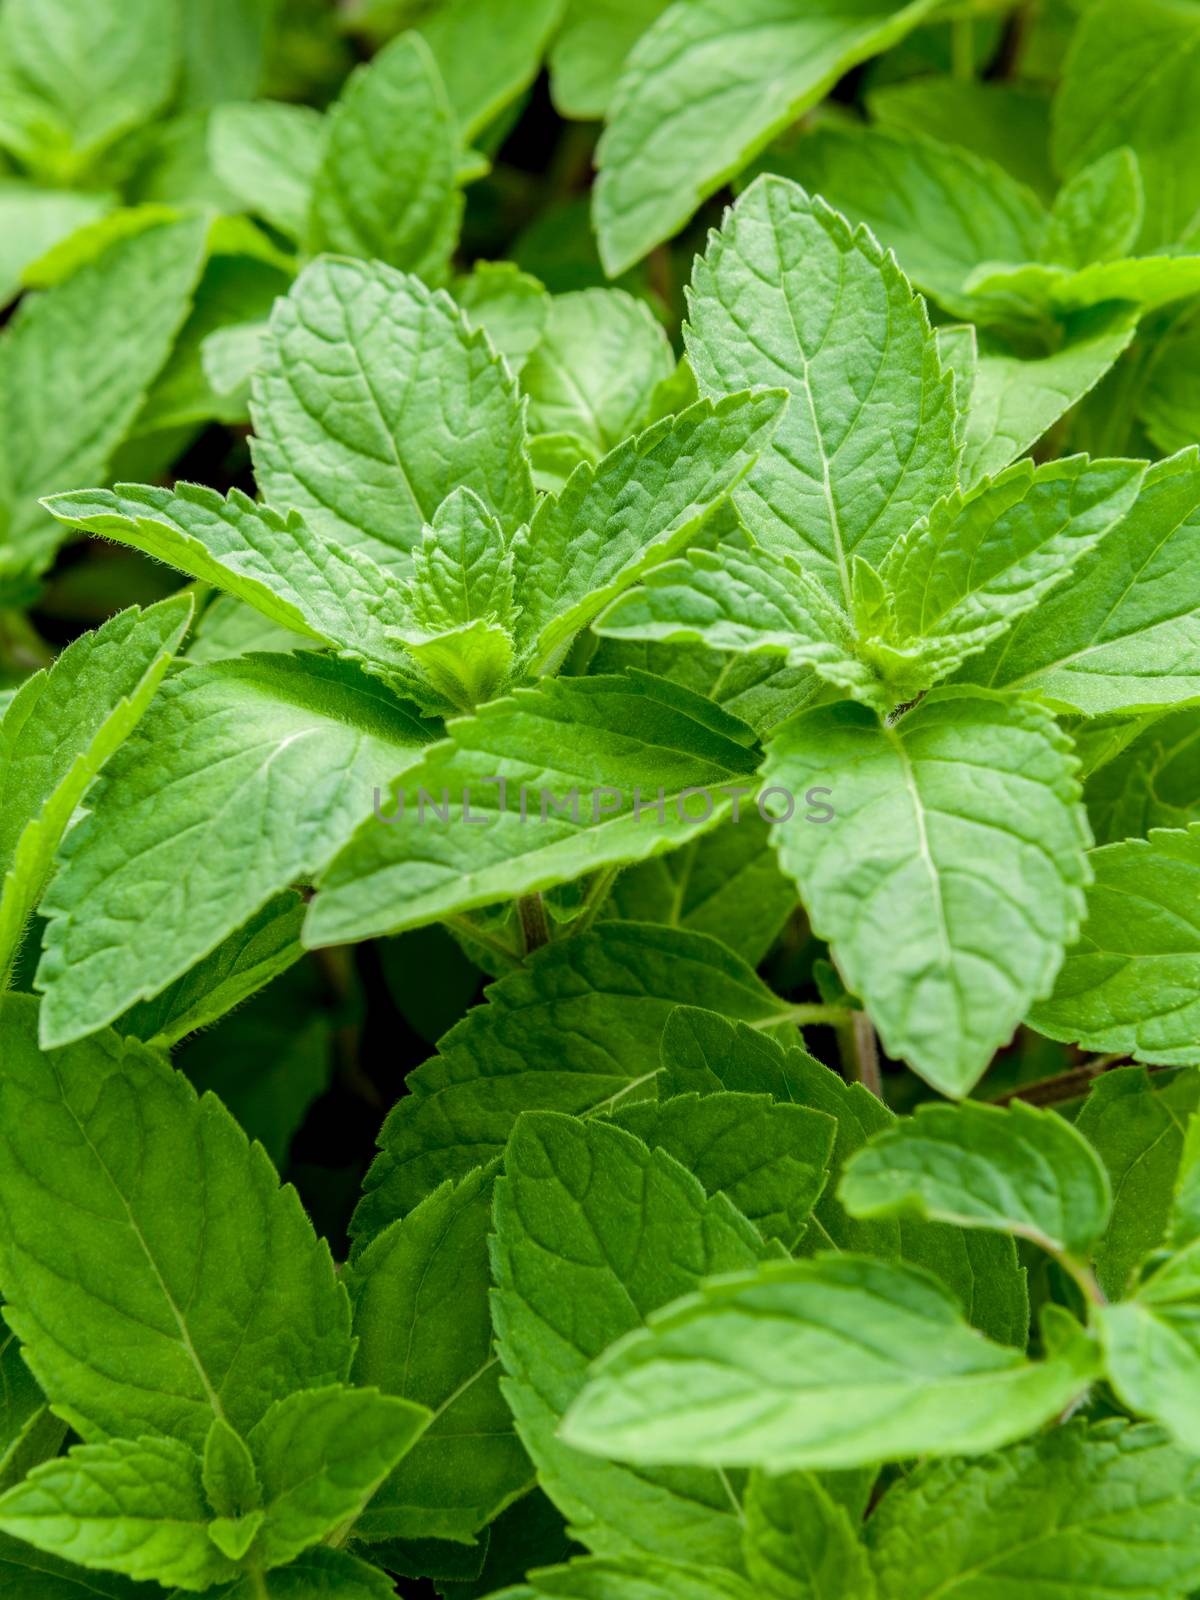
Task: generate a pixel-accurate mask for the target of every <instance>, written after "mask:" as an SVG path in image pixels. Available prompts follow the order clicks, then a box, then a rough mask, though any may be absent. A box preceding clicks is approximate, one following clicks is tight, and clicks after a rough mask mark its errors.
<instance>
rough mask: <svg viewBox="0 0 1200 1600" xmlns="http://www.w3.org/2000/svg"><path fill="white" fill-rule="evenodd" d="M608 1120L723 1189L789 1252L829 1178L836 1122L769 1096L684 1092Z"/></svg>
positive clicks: (715, 1190) (710, 1186)
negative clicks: (778, 1101) (779, 1101)
mask: <svg viewBox="0 0 1200 1600" xmlns="http://www.w3.org/2000/svg"><path fill="white" fill-rule="evenodd" d="M613 1120H614V1121H615V1122H616V1123H617V1124H618V1125H619V1126H620V1127H622V1128H625V1129H626V1130H627V1131H628V1132H629V1133H632V1134H633V1135H634V1136H635V1137H636V1138H638V1139H640V1140H641V1141H642V1143H643V1144H644V1145H647V1146H648V1147H649V1148H650V1149H651V1150H665V1151H666V1153H667V1154H668V1155H669V1156H673V1157H674V1159H675V1160H676V1161H678V1162H679V1164H680V1166H682V1167H686V1168H687V1169H688V1171H689V1172H693V1173H695V1175H696V1177H697V1178H699V1179H700V1182H701V1183H702V1184H703V1185H704V1188H705V1191H706V1193H708V1194H713V1195H715V1194H724V1195H727V1196H728V1198H729V1200H730V1201H731V1202H732V1203H733V1205H735V1206H736V1207H737V1209H738V1210H739V1211H740V1212H741V1213H742V1215H743V1216H744V1217H746V1218H747V1219H748V1220H749V1221H750V1222H752V1223H753V1224H754V1226H755V1227H756V1228H757V1229H758V1231H759V1233H761V1234H762V1236H763V1238H764V1239H766V1240H768V1241H770V1240H772V1239H774V1240H777V1241H778V1242H779V1243H780V1244H781V1245H782V1246H783V1247H784V1249H785V1250H788V1251H791V1250H793V1249H794V1248H795V1246H796V1245H797V1244H798V1242H799V1240H800V1235H801V1234H802V1233H803V1232H804V1229H805V1224H806V1223H807V1221H808V1218H809V1215H810V1213H811V1211H812V1208H813V1206H814V1205H815V1204H816V1201H817V1198H818V1197H819V1195H820V1193H821V1191H822V1189H824V1187H825V1180H826V1177H827V1175H828V1168H829V1158H830V1155H831V1154H832V1151H833V1142H834V1135H835V1133H836V1130H837V1125H836V1123H835V1122H834V1120H833V1118H832V1117H829V1116H826V1115H825V1114H824V1113H822V1112H818V1111H812V1110H810V1109H808V1108H807V1107H804V1106H790V1105H783V1104H780V1103H777V1102H776V1101H774V1100H772V1098H771V1097H770V1095H748V1094H730V1093H717V1094H704V1095H701V1094H682V1095H675V1096H672V1097H671V1098H665V1099H661V1100H657V1101H655V1100H643V1101H640V1102H639V1103H637V1104H635V1105H629V1106H622V1107H620V1108H619V1109H618V1110H617V1111H615V1112H614V1113H613Z"/></svg>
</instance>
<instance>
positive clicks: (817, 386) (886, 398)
mask: <svg viewBox="0 0 1200 1600" xmlns="http://www.w3.org/2000/svg"><path fill="white" fill-rule="evenodd" d="M776 3H778V0H776ZM664 21H666V18H664ZM661 25H662V24H660V26H661ZM801 25H802V26H803V24H801ZM690 308H691V315H690V323H689V326H688V327H687V328H686V329H685V336H686V340H687V346H688V354H689V356H690V358H691V362H692V365H693V366H694V368H695V371H696V378H697V381H698V383H699V384H700V387H701V391H702V392H704V393H707V394H726V393H728V392H730V391H731V390H738V389H744V388H746V387H748V386H750V385H753V384H782V385H783V386H784V387H786V388H787V389H788V391H789V393H790V394H791V401H790V403H789V405H788V409H787V412H786V413H785V415H784V418H783V421H782V422H781V424H780V426H779V428H778V430H777V431H776V434H775V439H774V443H773V445H772V447H771V449H770V450H768V451H767V452H765V453H764V455H763V456H762V457H761V459H760V460H759V462H758V464H757V466H756V467H755V468H754V470H753V471H752V472H751V473H750V476H749V477H748V479H747V480H746V483H745V484H744V485H743V486H742V487H741V488H740V489H739V490H738V492H737V494H736V495H735V500H736V503H737V505H738V507H739V509H740V510H741V512H742V515H743V517H744V519H745V522H746V525H747V527H748V528H749V529H750V532H751V533H752V534H753V535H754V536H755V538H756V539H758V540H760V542H761V543H763V544H765V545H767V546H769V547H771V548H776V549H778V548H783V549H785V550H788V551H790V552H791V553H792V554H794V555H796V556H797V557H798V558H799V559H800V560H801V561H802V563H803V565H804V566H805V568H806V569H807V570H808V571H809V572H810V573H811V574H812V576H814V577H815V578H818V579H820V581H821V582H822V583H823V584H824V585H825V586H826V587H827V588H828V589H829V590H830V591H831V593H832V594H834V596H835V597H837V598H838V599H840V600H841V602H842V603H843V605H845V606H846V607H847V608H848V607H849V605H850V599H851V591H850V564H851V560H852V558H853V557H854V555H856V554H857V555H861V556H863V557H865V558H866V559H867V560H868V561H870V562H872V563H875V562H878V561H879V560H880V559H881V558H882V557H883V556H884V555H885V554H886V553H887V551H888V549H889V548H890V547H891V545H892V544H893V543H894V542H895V540H896V539H897V538H899V536H900V535H901V534H902V533H904V532H906V531H907V529H908V528H909V527H910V526H911V525H912V524H913V522H915V521H916V519H917V518H918V517H919V516H920V515H921V514H922V513H923V512H925V511H927V510H928V508H929V506H930V505H931V504H932V503H933V501H934V500H936V499H937V497H938V495H940V494H943V493H945V492H947V491H948V490H950V489H951V488H952V487H953V485H954V482H955V478H956V466H957V458H958V443H957V439H956V422H955V415H954V406H953V393H952V384H951V379H950V376H949V374H948V373H946V372H944V371H943V370H942V366H941V363H940V361H939V359H938V354H937V347H936V345H935V342H934V339H933V335H932V334H931V332H930V329H929V322H928V318H927V317H926V314H925V307H924V305H923V303H922V302H921V301H920V300H919V299H918V298H917V297H916V296H915V295H914V293H913V291H912V288H911V287H910V285H909V283H908V281H907V280H906V279H905V278H904V277H902V276H901V274H900V272H899V270H898V269H897V267H896V266H895V263H894V261H892V260H890V259H889V258H888V257H887V256H885V255H884V253H883V251H882V250H881V249H880V247H879V246H878V245H877V244H876V242H875V240H874V239H873V238H872V237H871V236H870V234H868V233H867V232H866V231H865V230H859V231H858V232H855V231H853V230H852V229H851V227H850V225H849V223H847V222H846V221H845V220H844V219H843V218H841V217H839V216H838V215H837V213H836V212H834V211H831V210H830V209H829V207H828V206H827V205H825V203H824V202H823V201H822V200H820V199H810V198H809V197H808V196H807V195H806V194H805V193H804V191H803V190H802V189H800V188H799V187H798V186H797V185H795V184H793V183H789V182H788V181H787V180H786V179H783V178H760V179H758V180H757V181H756V182H755V183H753V184H752V185H751V186H750V188H749V189H747V191H746V193H745V194H744V195H743V196H742V198H741V199H740V200H739V201H738V204H737V206H736V207H735V208H734V210H733V211H732V212H731V213H730V214H729V216H728V218H727V219H726V222H725V225H724V227H723V228H722V229H721V231H720V232H719V233H716V234H714V235H713V236H712V238H711V239H710V242H709V247H708V250H707V252H706V253H705V255H704V256H703V257H701V259H700V260H699V261H698V262H697V264H696V271H695V275H694V279H693V285H692V290H691V295H690ZM749 330H753V337H750V333H749Z"/></svg>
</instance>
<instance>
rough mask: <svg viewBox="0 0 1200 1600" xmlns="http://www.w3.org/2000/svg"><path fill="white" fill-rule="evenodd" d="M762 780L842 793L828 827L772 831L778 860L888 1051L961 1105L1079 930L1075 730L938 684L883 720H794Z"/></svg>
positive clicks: (837, 716) (1082, 862)
mask: <svg viewBox="0 0 1200 1600" xmlns="http://www.w3.org/2000/svg"><path fill="white" fill-rule="evenodd" d="M762 776H763V779H764V781H765V785H766V787H768V788H769V787H779V788H783V789H785V790H788V791H790V792H791V794H793V795H801V794H804V793H806V792H807V791H808V790H809V788H810V787H812V786H814V785H822V786H826V787H829V788H831V789H832V790H833V794H832V796H831V798H830V803H831V804H832V805H833V806H834V807H835V808H836V812H837V817H836V821H835V822H834V823H833V824H832V825H830V826H829V827H817V826H813V825H812V824H809V823H807V822H805V821H804V820H803V818H802V817H801V816H798V815H796V816H793V817H792V818H791V820H789V821H786V822H782V823H779V824H777V825H776V828H775V830H774V837H775V845H776V849H777V850H778V852H779V859H780V864H781V865H782V867H783V868H784V870H785V871H786V872H788V873H790V874H791V876H792V877H793V878H795V880H796V882H797V884H798V885H799V888H800V893H801V896H802V898H803V900H804V902H805V904H806V906H807V907H808V909H809V913H810V915H811V917H812V921H813V926H814V930H815V931H816V932H818V933H819V934H821V935H822V936H823V937H825V938H828V939H829V941H830V943H831V946H832V949H833V954H834V957H835V959H836V961H837V963H838V966H839V968H840V970H841V973H842V976H843V978H844V979H845V981H846V983H847V984H848V986H849V987H850V988H851V989H852V990H853V991H854V992H855V993H856V994H860V995H861V996H862V997H863V999H864V1001H865V1002H866V1004H867V1007H868V1009H869V1011H870V1013H871V1017H872V1020H873V1021H874V1022H875V1025H876V1026H877V1027H878V1029H879V1033H880V1037H881V1038H882V1039H883V1042H884V1045H885V1046H886V1048H887V1050H888V1052H889V1054H891V1055H893V1056H898V1057H902V1058H903V1059H905V1060H907V1061H908V1062H909V1063H910V1064H911V1065H912V1067H913V1068H914V1070H915V1071H917V1072H918V1073H920V1075H921V1076H922V1077H924V1078H925V1079H926V1080H927V1081H928V1082H929V1083H931V1084H933V1086H934V1087H935V1088H937V1089H940V1090H941V1091H942V1093H944V1094H951V1095H963V1094H965V1093H966V1092H967V1091H968V1090H969V1089H970V1088H971V1087H972V1085H973V1084H974V1083H975V1082H976V1081H977V1080H978V1079H979V1077H980V1076H981V1075H982V1073H983V1072H984V1070H985V1069H986V1067H987V1065H988V1063H989V1061H990V1060H991V1058H992V1055H993V1053H994V1052H995V1050H996V1049H997V1047H998V1046H999V1045H1001V1044H1003V1043H1004V1042H1005V1041H1006V1040H1007V1039H1008V1038H1009V1037H1010V1035H1011V1034H1012V1032H1013V1030H1014V1029H1015V1027H1016V1026H1017V1024H1018V1022H1020V1021H1021V1019H1022V1017H1023V1016H1024V1015H1025V1013H1026V1012H1027V1011H1028V1009H1029V1006H1030V1004H1031V1003H1032V1002H1033V1001H1034V1000H1036V999H1038V998H1039V997H1041V996H1042V995H1044V994H1046V993H1047V992H1048V991H1049V989H1050V987H1051V985H1052V983H1053V981H1054V976H1055V974H1056V972H1057V971H1058V968H1059V965H1060V963H1061V960H1062V952H1063V948H1064V946H1065V945H1067V944H1068V943H1070V941H1071V940H1072V939H1074V937H1075V935H1076V933H1077V931H1078V928H1079V923H1080V919H1081V916H1082V912H1083V908H1084V899H1083V885H1084V883H1085V882H1086V880H1087V863H1086V858H1085V846H1086V843H1087V825H1086V822H1085V820H1084V816H1083V811H1082V808H1081V806H1080V805H1079V798H1078V796H1079V789H1078V784H1077V782H1076V779H1075V774H1074V763H1073V761H1072V758H1071V755H1070V748H1069V744H1068V742H1067V740H1066V738H1065V736H1064V735H1063V734H1062V733H1061V732H1060V730H1059V729H1058V728H1057V727H1056V726H1055V724H1054V722H1053V720H1052V719H1051V717H1050V716H1049V715H1048V714H1047V713H1046V712H1044V711H1042V710H1040V709H1039V708H1038V707H1036V706H1035V705H1033V704H1030V703H1027V702H1021V701H1016V700H1005V699H1003V698H1001V697H999V696H986V695H982V694H974V693H970V694H966V695H964V694H963V693H962V692H961V691H956V690H953V689H944V690H937V691H935V692H934V693H932V694H930V695H928V696H926V698H925V699H924V700H923V701H922V702H921V703H920V705H918V706H917V707H916V708H915V709H913V710H912V711H909V712H907V713H906V714H905V715H904V716H903V717H902V718H900V719H899V720H898V721H896V722H894V723H890V724H889V723H881V722H880V721H879V720H878V719H877V718H876V717H875V716H874V715H873V714H872V713H871V712H869V711H868V710H866V708H864V707H860V706H855V705H852V704H849V703H844V704H842V705H836V706H826V707H821V708H819V709H817V710H813V711H806V712H802V713H801V714H800V716H798V717H797V718H795V719H794V720H793V721H792V722H791V723H789V724H788V725H787V726H786V727H785V728H784V729H783V730H782V732H781V733H780V734H778V735H777V736H776V738H775V739H774V740H773V741H772V742H771V744H770V745H769V746H768V750H767V758H766V761H765V763H764V765H763V768H762ZM765 792H766V791H765V789H764V793H765ZM901 926H902V927H903V928H904V930H905V936H904V938H903V939H897V937H896V929H897V927H901Z"/></svg>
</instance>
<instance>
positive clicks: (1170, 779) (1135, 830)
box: [1075, 706, 1200, 844]
mask: <svg viewBox="0 0 1200 1600" xmlns="http://www.w3.org/2000/svg"><path fill="white" fill-rule="evenodd" d="M1085 727H1086V724H1085ZM1114 732H1116V733H1117V734H1118V736H1119V735H1120V734H1122V733H1126V734H1127V735H1128V737H1127V738H1126V739H1125V743H1124V745H1123V747H1122V748H1119V749H1118V750H1117V751H1116V753H1115V754H1114V755H1113V756H1112V758H1111V759H1110V760H1108V761H1106V762H1104V763H1103V764H1102V765H1099V766H1097V767H1096V768H1094V769H1093V770H1092V772H1091V773H1090V775H1089V777H1088V780H1087V783H1086V784H1085V785H1084V791H1083V798H1084V802H1085V803H1086V805H1087V808H1088V820H1089V821H1090V822H1091V825H1092V832H1093V834H1094V835H1095V837H1096V843H1097V844H1118V843H1120V841H1121V840H1122V839H1132V838H1139V839H1144V838H1145V837H1146V836H1147V835H1148V834H1149V832H1150V830H1151V829H1152V828H1186V827H1187V826H1188V824H1189V823H1192V822H1200V804H1198V803H1197V799H1198V797H1200V773H1198V772H1197V765H1196V764H1197V760H1198V759H1200V708H1197V707H1195V706H1184V707H1181V708H1180V710H1178V711H1170V712H1168V713H1167V714H1166V715H1165V716H1162V715H1151V716H1149V717H1147V718H1146V719H1145V720H1144V721H1139V720H1138V719H1136V718H1130V717H1119V718H1117V719H1116V720H1115V728H1114ZM1075 737H1076V744H1077V746H1078V744H1079V738H1080V736H1079V734H1076V736H1075Z"/></svg>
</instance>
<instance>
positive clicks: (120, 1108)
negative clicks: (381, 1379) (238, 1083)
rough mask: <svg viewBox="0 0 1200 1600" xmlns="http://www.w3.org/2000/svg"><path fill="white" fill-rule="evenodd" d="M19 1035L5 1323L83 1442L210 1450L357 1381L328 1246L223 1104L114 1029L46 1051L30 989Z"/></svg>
mask: <svg viewBox="0 0 1200 1600" xmlns="http://www.w3.org/2000/svg"><path fill="white" fill-rule="evenodd" d="M0 1029H2V1030H3V1039H4V1048H3V1065H2V1067H0V1102H2V1108H3V1112H2V1117H0V1126H2V1128H3V1135H2V1143H3V1147H4V1148H3V1157H4V1159H3V1163H2V1164H0V1204H2V1205H3V1208H4V1213H5V1216H6V1218H7V1219H8V1221H7V1226H6V1230H5V1235H4V1238H3V1241H2V1243H0V1270H2V1273H3V1282H4V1287H5V1294H6V1300H7V1304H6V1306H5V1313H4V1314H5V1317H6V1319H7V1321H8V1323H9V1325H10V1326H11V1327H12V1329H13V1331H14V1332H15V1333H16V1335H17V1337H18V1338H19V1339H20V1340H21V1343H22V1346H23V1347H24V1353H25V1358H26V1360H27V1362H28V1364H29V1367H30V1369H31V1371H32V1372H33V1374H34V1376H35V1377H36V1378H37V1379H38V1381H39V1382H40V1383H41V1385H42V1387H43V1389H44V1390H45V1392H46V1394H47V1395H48V1396H49V1398H50V1400H51V1401H52V1403H53V1404H54V1405H55V1407H56V1409H57V1410H58V1411H59V1413H60V1414H61V1415H62V1416H63V1417H64V1418H66V1419H67V1420H69V1421H70V1423H71V1426H72V1427H73V1428H74V1429H75V1430H76V1432H78V1433H80V1434H81V1435H82V1436H83V1437H84V1438H85V1439H86V1440H89V1441H92V1440H103V1439H105V1438H106V1437H111V1436H114V1435H115V1436H118V1437H121V1438H126V1439H129V1438H134V1437H136V1436H137V1435H139V1434H149V1435H153V1436H154V1437H156V1438H164V1439H167V1440H178V1441H180V1442H181V1443H182V1444H187V1445H190V1446H191V1448H192V1449H193V1450H195V1451H200V1450H203V1448H204V1445H205V1441H206V1439H207V1436H208V1431H209V1428H210V1427H211V1425H212V1421H213V1418H214V1417H224V1418H225V1419H226V1420H227V1421H228V1422H229V1424H230V1425H231V1427H234V1428H236V1429H237V1430H238V1431H239V1432H243V1433H244V1432H245V1431H246V1430H247V1429H249V1428H251V1427H253V1425H254V1424H255V1423H256V1422H258V1421H259V1420H260V1418H261V1417H262V1416H263V1414H264V1413H265V1412H266V1411H267V1410H268V1409H269V1407H270V1406H271V1404H272V1403H273V1402H274V1401H275V1400H277V1399H279V1398H281V1397H282V1396H284V1395H286V1394H288V1393H290V1392H291V1391H292V1390H293V1389H296V1388H300V1387H304V1386H306V1385H313V1386H315V1385H320V1384H325V1383H332V1382H336V1381H337V1380H339V1379H340V1378H342V1377H344V1375H345V1373H346V1370H347V1368H348V1367H349V1364H350V1354H351V1346H350V1330H349V1312H348V1305H347V1302H346V1296H345V1291H344V1290H343V1289H342V1288H341V1286H340V1285H339V1284H338V1282H337V1279H336V1277H335V1275H334V1271H333V1263H332V1262H331V1260H330V1257H329V1251H328V1248H327V1246H326V1245H325V1244H324V1243H320V1242H318V1240H317V1238H316V1235H315V1234H314V1233H313V1231H312V1227H311V1225H310V1224H309V1222H308V1219H307V1218H306V1217H305V1215H304V1212H303V1210H302V1209H301V1206H300V1202H299V1200H298V1199H297V1197H296V1194H295V1191H294V1190H291V1189H281V1188H280V1187H279V1180H278V1178H277V1176H276V1174H275V1171H274V1169H273V1168H272V1167H271V1164H270V1162H269V1161H268V1160H267V1158H266V1156H265V1155H264V1154H263V1152H262V1151H261V1149H259V1148H258V1147H256V1146H254V1145H251V1144H249V1143H248V1141H247V1139H246V1137H245V1135H244V1134H243V1133H242V1132H241V1130H240V1129H239V1128H238V1127H237V1125H236V1124H235V1123H234V1121H233V1119H232V1117H231V1116H230V1115H229V1113H228V1112H227V1111H226V1110H225V1108H224V1107H223V1106H222V1105H221V1104H220V1102H219V1101H217V1100H215V1099H214V1098H213V1097H212V1096H206V1097H205V1098H204V1099H203V1100H197V1098H196V1096H195V1094H194V1092H193V1090H192V1089H191V1087H190V1085H189V1084H188V1083H187V1081H186V1080H185V1079H184V1077H183V1076H182V1074H180V1073H177V1072H174V1071H172V1070H171V1069H170V1068H169V1067H168V1066H167V1065H166V1064H165V1062H164V1061H163V1060H162V1059H161V1058H160V1057H158V1056H156V1055H154V1054H153V1053H151V1052H150V1051H148V1050H146V1049H145V1048H144V1046H142V1045H140V1044H137V1043H134V1042H132V1041H122V1040H119V1039H117V1038H116V1036H115V1035H113V1034H111V1033H104V1034H100V1035H98V1036H97V1037H95V1038H93V1039H89V1040H86V1041H85V1042H83V1043H81V1044H77V1045H73V1046H71V1047H69V1048H68V1049H67V1050H65V1051H46V1052H43V1051H42V1050H40V1049H39V1047H38V1042H37V1005H36V1003H35V1002H34V1001H33V1000H31V999H29V998H27V997H25V996H15V995H9V996H8V997H7V998H6V999H5V1000H4V1002H3V1008H2V1010H0ZM131 1127H138V1128H142V1129H144V1130H145V1134H146V1136H145V1138H144V1139H139V1140H136V1141H131V1140H130V1138H129V1129H130V1128H131ZM196 1470H197V1472H199V1466H198V1465H197V1469H196Z"/></svg>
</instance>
